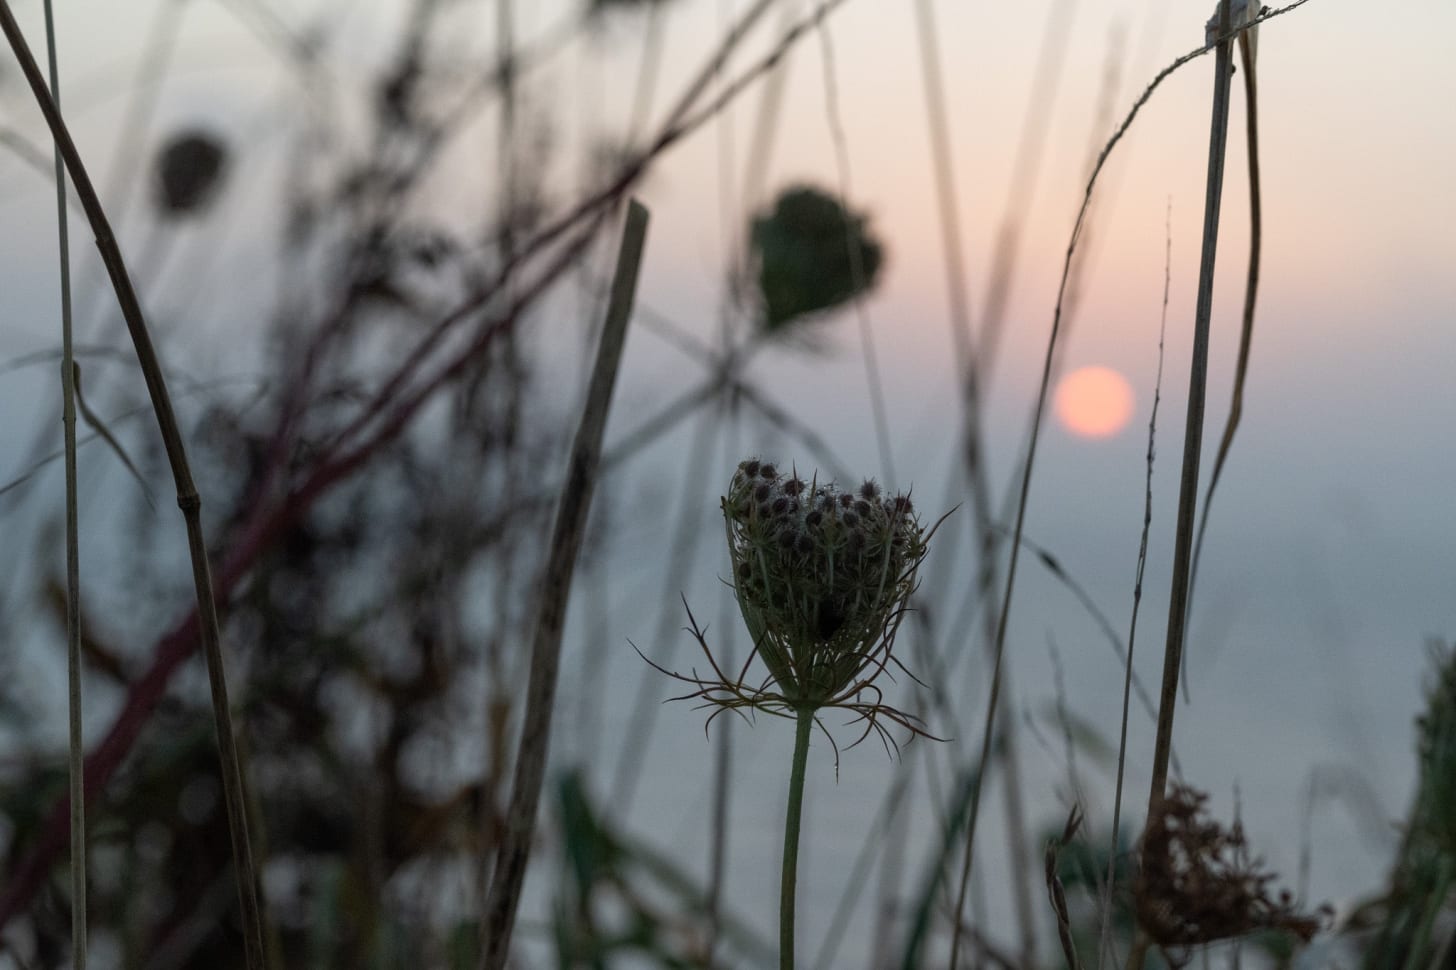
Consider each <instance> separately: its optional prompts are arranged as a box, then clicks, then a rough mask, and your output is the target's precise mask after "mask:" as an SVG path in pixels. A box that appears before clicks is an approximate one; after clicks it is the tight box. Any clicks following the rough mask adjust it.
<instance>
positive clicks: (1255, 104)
mask: <svg viewBox="0 0 1456 970" xmlns="http://www.w3.org/2000/svg"><path fill="white" fill-rule="evenodd" d="M1249 36H1250V35H1248V34H1242V35H1240V37H1239V56H1240V59H1241V60H1242V61H1243V63H1244V102H1245V125H1244V131H1245V136H1244V137H1245V140H1246V142H1247V148H1248V155H1249V273H1248V277H1247V279H1246V280H1245V282H1244V318H1243V326H1242V328H1241V329H1240V331H1239V356H1238V363H1237V364H1236V365H1235V369H1234V391H1233V398H1232V399H1231V400H1230V402H1229V413H1228V419H1227V420H1226V421H1225V422H1224V426H1223V437H1222V438H1221V439H1219V442H1218V454H1217V456H1215V458H1214V460H1213V474H1212V475H1211V476H1209V479H1208V490H1207V491H1206V492H1204V493H1203V512H1202V515H1201V516H1200V518H1199V522H1198V541H1197V542H1196V543H1194V545H1193V570H1192V572H1191V573H1189V576H1188V608H1189V609H1190V610H1191V609H1192V608H1193V592H1194V590H1195V589H1197V587H1198V564H1199V563H1200V562H1201V561H1202V559H1203V538H1204V536H1205V535H1206V534H1207V532H1208V512H1209V509H1211V508H1212V507H1213V491H1214V489H1216V488H1217V487H1218V482H1219V478H1220V477H1222V475H1223V466H1224V463H1225V462H1226V461H1228V456H1229V449H1230V448H1232V447H1233V443H1234V434H1235V433H1236V432H1237V431H1238V430H1239V419H1240V418H1241V417H1243V413H1244V384H1245V381H1246V380H1247V378H1248V375H1249V348H1250V347H1251V346H1252V344H1253V341H1254V306H1255V304H1256V302H1257V300H1258V295H1259V260H1260V254H1261V252H1262V240H1263V234H1264V207H1263V203H1262V201H1261V200H1262V197H1263V195H1262V190H1261V188H1260V183H1259V98H1258V94H1259V86H1258V83H1257V75H1256V74H1255V73H1254V47H1253V44H1252V43H1251V42H1250V39H1249ZM1183 696H1184V698H1185V699H1186V698H1187V697H1188V665H1187V664H1184V665H1183Z"/></svg>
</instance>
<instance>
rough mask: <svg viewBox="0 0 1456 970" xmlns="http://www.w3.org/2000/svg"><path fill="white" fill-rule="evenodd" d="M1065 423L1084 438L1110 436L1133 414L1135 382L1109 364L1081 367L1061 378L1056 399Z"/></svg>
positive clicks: (1069, 429)
mask: <svg viewBox="0 0 1456 970" xmlns="http://www.w3.org/2000/svg"><path fill="white" fill-rule="evenodd" d="M1054 407H1055V409H1056V415H1057V419H1058V420H1059V421H1061V423H1062V426H1063V427H1065V428H1066V429H1067V430H1068V431H1070V432H1072V433H1073V434H1075V435H1080V436H1082V437H1084V438H1107V437H1110V436H1112V435H1115V434H1117V433H1118V432H1119V431H1121V430H1122V429H1123V428H1125V427H1127V423H1128V421H1129V420H1130V419H1131V418H1132V410H1133V394H1132V386H1131V385H1130V384H1128V382H1127V378H1125V377H1123V376H1122V375H1121V374H1119V373H1118V372H1117V371H1115V370H1113V369H1112V368H1110V367H1081V368H1078V369H1077V370H1074V371H1072V373H1070V374H1068V375H1067V376H1066V377H1064V378H1062V381H1061V383H1060V384H1058V385H1057V394H1056V400H1055V402H1054Z"/></svg>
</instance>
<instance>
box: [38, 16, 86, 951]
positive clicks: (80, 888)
mask: <svg viewBox="0 0 1456 970" xmlns="http://www.w3.org/2000/svg"><path fill="white" fill-rule="evenodd" d="M45 28H46V55H47V58H48V60H49V67H50V75H51V96H52V97H53V98H55V99H56V103H57V104H59V103H60V100H61V70H60V65H59V64H58V58H57V56H56V25H55V15H54V12H53V11H52V9H51V0H46V2H45ZM54 154H55V167H56V235H57V237H58V242H59V244H60V254H59V259H60V270H61V427H62V429H63V435H64V437H65V445H64V448H65V454H66V709H67V713H68V715H69V720H70V725H69V729H68V731H69V734H70V738H69V753H68V759H69V769H70V770H69V774H70V779H69V789H70V793H71V964H72V966H74V967H75V968H76V970H86V752H85V749H84V747H83V741H82V732H81V728H82V723H81V714H82V706H81V538H80V523H79V521H78V518H79V517H78V512H77V504H78V502H77V497H76V491H77V489H76V395H77V391H78V390H79V388H78V387H77V382H76V379H77V377H79V376H80V371H79V370H78V369H77V368H76V366H75V360H76V358H75V354H74V350H73V348H72V346H71V240H70V232H69V223H68V221H67V219H66V163H65V161H64V160H62V158H61V149H60V146H59V145H57V146H56V147H55V151H54Z"/></svg>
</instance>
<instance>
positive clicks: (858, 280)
mask: <svg viewBox="0 0 1456 970" xmlns="http://www.w3.org/2000/svg"><path fill="white" fill-rule="evenodd" d="M814 9H815V23H816V24H817V25H818V27H819V46H820V51H821V53H822V57H821V58H820V59H821V61H822V62H823V65H824V114H825V116H826V118H827V119H828V121H829V136H830V139H831V140H832V141H833V142H834V163H835V167H836V168H837V169H838V175H839V196H840V200H841V210H842V211H843V213H844V244H845V251H846V253H847V254H848V256H849V275H850V280H851V282H852V283H853V284H854V297H853V302H854V315H855V320H856V322H857V323H858V324H859V343H860V349H861V352H862V353H863V354H864V365H865V380H866V383H867V384H868V385H869V392H870V412H871V414H872V415H873V416H874V422H875V442H876V444H877V445H878V446H879V451H880V467H881V468H883V469H884V475H885V484H886V487H888V488H889V489H890V490H891V491H893V490H894V489H895V458H894V450H893V449H892V448H891V447H890V420H889V417H888V414H887V411H886V407H885V389H884V386H883V384H882V382H881V381H880V365H879V358H878V357H877V356H876V354H875V341H874V336H873V335H872V333H871V328H870V316H869V312H868V311H867V310H866V309H865V285H866V280H865V271H864V260H863V258H862V257H861V254H860V247H859V241H858V240H857V239H856V238H855V232H854V219H853V217H852V216H851V215H850V213H849V198H850V195H849V193H850V183H849V140H848V138H847V137H846V136H845V134H844V119H843V117H842V116H841V115H840V111H839V80H838V78H837V77H836V76H835V70H834V42H833V40H832V39H831V38H830V35H829V25H828V24H827V23H825V20H824V14H825V6H824V0H818V2H817V3H816V4H815V7H814Z"/></svg>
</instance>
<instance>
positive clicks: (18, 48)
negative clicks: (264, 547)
mask: <svg viewBox="0 0 1456 970" xmlns="http://www.w3.org/2000/svg"><path fill="white" fill-rule="evenodd" d="M0 29H3V32H4V34H5V38H6V40H7V42H8V43H9V44H10V48H11V50H12V51H14V53H15V58H16V60H17V61H18V62H19V63H20V68H21V71H22V73H24V75H25V78H26V81H27V82H28V83H29V85H30V89H31V93H32V95H33V96H34V97H35V100H36V104H37V105H38V106H39V108H40V110H41V114H42V115H44V116H45V120H46V124H47V126H48V127H49V128H50V131H51V136H52V137H53V138H54V139H55V141H56V147H57V149H58V150H59V152H60V154H61V156H62V158H63V160H64V162H65V167H66V170H67V171H68V172H69V173H70V176H71V182H72V184H73V185H75V187H76V194H77V196H78V197H79V198H80V199H81V202H82V204H83V206H84V207H85V209H86V217H87V219H88V220H89V221H90V223H91V229H92V232H93V233H94V235H95V237H96V248H97V249H98V250H99V251H100V253H101V259H102V262H103V263H104V264H105V266H106V270H107V273H108V275H109V276H110V277H111V284H112V288H113V289H114V290H115V291H116V297H117V302H118V304H120V306H121V312H122V316H123V317H124V318H125V320H126V325H127V330H128V331H129V332H130V335H131V340H132V345H133V346H134V347H135V348H136V354H137V362H138V364H139V365H140V367H141V370H142V375H143V377H144V378H145V380H146V385H147V392H148V394H149V395H150V397H151V401H152V410H153V411H154V412H155V413H156V416H157V424H158V426H159V429H160V431H161V436H162V443H163V446H164V448H165V450H166V453H167V460H168V462H169V464H170V465H171V468H172V477H173V479H174V481H175V482H176V487H177V505H178V506H179V507H180V508H181V510H182V516H183V518H184V520H185V521H186V526H187V545H188V551H189V553H190V554H191V558H192V579H193V585H194V586H195V588H196V591H197V608H198V618H199V621H200V628H201V629H200V633H201V638H202V647H203V654H204V656H205V657H206V660H207V673H208V681H209V685H210V687H211V693H212V707H213V720H214V723H215V724H216V727H217V736H218V748H219V753H220V756H221V761H222V783H223V799H224V802H225V804H226V807H227V815H228V829H229V833H230V835H231V838H232V853H233V865H234V867H235V869H236V870H237V879H238V896H239V901H240V904H241V906H242V930H243V945H244V953H245V959H246V964H247V966H248V968H249V970H262V968H263V967H264V966H265V959H264V952H263V931H262V914H261V912H260V911H259V907H258V889H257V887H258V883H257V873H256V870H255V868H254V864H253V852H252V848H251V846H250V845H249V842H248V822H247V810H246V803H247V800H246V798H245V796H244V793H243V773H242V767H241V764H240V763H239V759H238V751H237V745H236V744H235V742H234V737H233V727H232V712H231V710H230V709H229V704H228V695H227V679H226V674H225V673H224V668H223V657H222V646H221V642H220V640H221V638H220V636H219V633H218V611H217V602H216V600H215V598H214V596H213V589H212V570H211V566H210V565H209V563H208V559H207V544H206V542H205V541H204V539H203V535H202V515H201V510H202V499H201V497H200V496H199V495H198V492H197V486H196V484H195V483H194V482H193V479H192V471H191V468H190V467H189V465H188V462H187V451H186V446H185V445H184V444H183V441H182V433H181V431H180V429H179V428H178V426H177V417H176V415H175V414H174V413H173V410H172V400H171V397H170V396H169V395H168V393H167V385H166V380H165V378H164V377H163V374H162V368H161V365H160V363H159V361H158V359H157V354H156V351H155V350H154V349H153V347H152V341H151V336H150V334H149V333H148V330H147V325H146V320H145V318H144V316H143V314H142V309H141V302H140V301H139V300H138V299H137V295H136V291H135V290H134V289H133V288H132V285H131V279H130V277H129V276H128V274H127V270H126V263H125V261H124V260H123V258H122V255H121V248H120V247H119V246H118V245H117V242H116V235H115V233H113V232H112V229H111V225H110V222H109V221H108V220H107V218H106V212H105V210H103V209H102V207H101V200H100V199H99V198H98V197H97V195H96V190H95V188H94V187H93V186H92V184H91V178H90V176H89V175H88V174H87V171H86V167H85V165H84V164H83V163H82V161H81V154H80V152H79V151H77V149H76V144H75V142H74V141H73V140H72V139H71V134H70V131H69V130H68V129H67V127H66V124H65V121H64V119H62V117H61V113H60V109H59V108H58V107H57V106H56V102H55V99H54V98H52V97H51V95H50V92H49V91H48V90H47V88H46V84H45V80H44V78H43V76H42V75H41V72H40V68H39V67H38V66H37V65H36V62H35V58H34V56H32V54H31V52H30V47H29V45H27V44H26V42H25V36H24V34H22V33H21V31H20V25H19V24H18V23H17V22H16V20H15V17H14V15H13V14H12V13H11V10H10V4H9V2H8V0H0Z"/></svg>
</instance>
